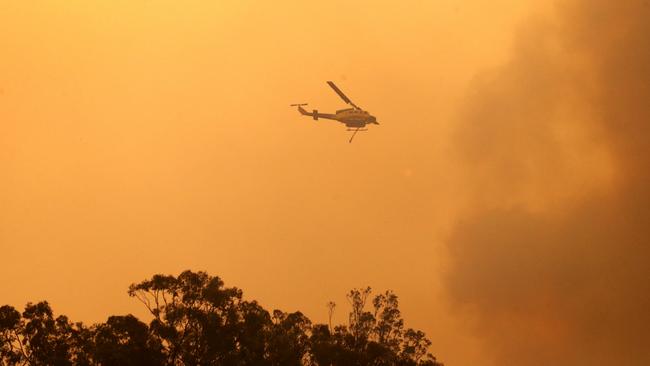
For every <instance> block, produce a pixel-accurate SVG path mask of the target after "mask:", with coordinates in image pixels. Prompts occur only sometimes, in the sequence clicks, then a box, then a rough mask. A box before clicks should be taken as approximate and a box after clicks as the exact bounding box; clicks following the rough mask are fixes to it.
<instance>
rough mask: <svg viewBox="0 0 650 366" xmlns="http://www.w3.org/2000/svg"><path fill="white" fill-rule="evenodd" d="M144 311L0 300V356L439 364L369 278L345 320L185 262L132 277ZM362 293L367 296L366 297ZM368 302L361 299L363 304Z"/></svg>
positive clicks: (27, 360)
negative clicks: (277, 306)
mask: <svg viewBox="0 0 650 366" xmlns="http://www.w3.org/2000/svg"><path fill="white" fill-rule="evenodd" d="M128 294H129V296H132V297H134V298H136V299H138V300H139V301H140V302H142V304H143V305H144V306H145V307H146V309H147V310H148V311H149V312H150V313H151V316H152V320H151V321H150V322H149V324H146V323H144V322H142V321H141V320H139V319H137V318H136V317H134V316H133V315H123V316H116V315H114V316H110V317H109V318H108V320H107V321H106V322H105V323H100V324H94V325H91V326H86V325H84V324H82V323H72V322H70V320H69V319H68V318H67V317H66V316H63V315H60V316H58V317H54V314H53V311H52V309H51V307H50V305H49V304H48V303H47V302H46V301H43V302H39V303H37V304H32V303H28V304H27V305H26V306H25V310H24V311H23V312H22V313H20V312H19V311H17V310H16V309H15V308H13V307H11V306H9V305H5V306H2V307H0V364H1V365H3V366H4V365H54V366H58V365H62V366H63V365H106V366H112V365H127V366H128V365H144V366H149V365H150V366H158V365H161V366H162V365H165V366H172V365H174V366H175V365H233V366H234V365H260V366H264V365H268V366H275V365H278V366H280V365H282V366H284V365H287V366H291V365H296V366H302V365H314V366H316V365H318V366H333V365H359V366H365V365H375V366H383V365H387V366H388V365H399V366H441V365H442V364H440V363H438V362H437V361H436V359H435V357H433V356H432V355H431V354H430V353H429V351H428V350H429V347H430V346H431V341H429V340H428V339H427V338H426V336H425V334H424V333H423V332H421V331H418V330H414V329H410V328H405V326H404V321H403V320H402V317H401V313H400V310H399V307H398V305H399V304H398V298H397V296H396V295H395V294H394V293H392V292H391V291H386V292H384V293H382V294H378V295H376V296H374V297H372V299H370V298H371V289H370V287H368V288H365V289H353V290H351V291H350V292H349V293H348V294H347V298H348V301H349V303H350V307H351V309H350V312H349V317H348V322H347V324H343V325H336V326H332V324H331V314H332V312H333V311H334V308H335V307H336V304H334V303H333V302H330V303H328V304H327V307H328V308H329V311H330V322H329V324H314V323H312V321H311V320H309V318H307V317H306V316H305V315H304V314H302V313H301V312H299V311H298V312H294V313H285V312H283V311H280V310H273V311H272V312H269V311H267V310H266V309H264V308H263V307H262V306H260V305H259V304H258V303H257V302H256V301H248V300H244V299H243V296H242V294H243V293H242V291H241V290H240V289H238V288H236V287H225V285H224V282H223V281H222V280H221V279H220V278H219V277H216V276H214V277H213V276H210V275H208V274H207V273H205V272H192V271H185V272H183V273H181V274H180V275H179V276H177V277H175V276H169V275H154V276H153V277H152V278H151V279H148V280H145V281H142V282H140V283H136V284H132V285H131V286H130V287H129V291H128ZM368 300H371V301H370V303H371V304H369V305H368V304H367V302H368ZM368 307H370V309H368Z"/></svg>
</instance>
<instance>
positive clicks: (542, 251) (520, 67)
mask: <svg viewBox="0 0 650 366" xmlns="http://www.w3.org/2000/svg"><path fill="white" fill-rule="evenodd" d="M557 10H558V12H557V16H556V17H549V18H548V19H539V20H535V21H531V22H530V24H529V25H527V26H525V27H524V28H523V29H522V30H521V32H520V36H519V38H518V41H517V45H516V47H515V48H514V50H513V55H512V58H511V60H510V62H509V63H508V64H507V65H504V66H503V67H501V68H499V69H498V70H492V71H488V72H486V73H485V74H484V75H481V76H479V77H478V78H477V81H476V82H475V83H474V89H473V90H474V91H473V92H472V93H470V95H468V97H467V99H466V101H465V104H464V106H463V109H462V112H461V118H460V121H459V126H458V130H457V133H456V135H455V137H456V139H455V140H454V142H455V144H456V146H458V152H459V155H460V157H461V165H462V166H463V167H465V169H466V170H467V171H468V173H466V176H465V177H464V179H465V180H466V181H471V182H476V185H475V186H474V187H473V188H472V189H471V191H472V198H471V200H470V201H471V202H470V205H468V208H467V210H466V211H465V214H464V216H463V219H462V220H460V222H459V223H458V224H457V225H456V227H455V229H454V231H453V232H452V235H451V237H450V238H449V246H450V252H451V254H452V263H453V265H452V268H451V270H450V273H449V274H448V277H447V279H446V281H447V286H448V290H449V293H450V295H451V297H452V299H453V301H454V304H455V305H456V306H457V307H458V308H459V309H462V311H466V312H467V314H473V316H475V317H476V332H477V333H478V334H479V336H480V337H481V338H482V339H483V341H484V343H485V346H486V347H485V348H486V351H487V354H486V356H487V357H488V358H492V361H494V363H495V364H501V365H549V364H550V365H597V364H598V365H602V364H617V365H629V366H636V365H638V366H641V365H649V364H650V347H649V346H648V345H650V333H649V330H648V329H650V310H649V309H650V5H649V4H648V2H647V1H641V0H624V1H617V2H615V1H605V0H597V1H574V2H571V3H570V4H567V3H566V2H565V3H563V4H562V5H561V6H560V7H558V9H557ZM488 355H489V356H488ZM486 363H488V361H487V360H486Z"/></svg>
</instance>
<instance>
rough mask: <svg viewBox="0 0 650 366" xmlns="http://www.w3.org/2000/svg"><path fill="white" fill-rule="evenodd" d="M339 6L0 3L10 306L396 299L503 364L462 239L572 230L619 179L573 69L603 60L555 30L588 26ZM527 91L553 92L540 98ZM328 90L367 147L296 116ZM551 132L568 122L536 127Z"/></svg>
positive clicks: (485, 13)
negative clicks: (155, 297) (475, 297)
mask: <svg viewBox="0 0 650 366" xmlns="http://www.w3.org/2000/svg"><path fill="white" fill-rule="evenodd" d="M631 2H633V1H631ZM320 3H321V4H320V5H316V4H315V2H303V3H299V2H288V1H287V2H282V1H276V2H268V3H263V4H260V2H254V1H183V2H179V1H159V0H149V1H144V0H142V1H111V2H88V1H81V0H66V1H43V2H39V5H38V6H36V5H30V3H29V2H8V1H5V2H0V50H2V51H1V53H0V168H1V170H0V207H2V208H1V209H0V250H1V251H2V253H3V258H4V260H3V263H2V266H0V278H3V279H4V280H3V281H0V294H1V295H0V296H1V297H0V303H1V304H5V303H8V304H12V305H14V306H16V307H22V306H23V305H24V304H25V303H26V302H27V301H38V300H41V299H47V300H48V301H50V303H51V304H52V306H53V308H54V310H55V311H56V312H57V313H65V314H67V315H69V316H70V317H71V318H72V319H73V320H83V321H86V322H94V321H103V320H105V318H106V317H107V316H108V315H111V314H119V313H127V312H132V313H135V314H137V315H139V316H142V315H144V313H143V312H142V309H141V308H140V306H139V303H137V302H136V301H134V300H133V299H130V298H129V297H128V296H127V294H126V290H127V287H128V285H129V284H130V283H132V282H137V281H140V280H143V279H145V278H147V277H149V276H151V275H152V274H154V273H170V274H178V273H179V272H180V271H182V270H184V269H193V270H206V271H208V272H209V273H210V274H213V275H219V276H221V277H222V278H223V279H224V280H225V282H226V284H227V285H231V286H238V287H241V288H243V289H244V291H245V295H246V296H248V297H249V298H254V299H258V300H259V301H260V302H261V303H262V304H263V305H264V306H265V307H267V308H281V309H283V310H286V311H292V310H296V309H300V310H303V311H304V312H305V313H306V314H307V315H308V316H309V317H311V318H312V319H314V320H316V321H324V320H325V318H326V314H327V311H326V308H325V303H326V302H327V301H329V300H331V299H333V300H335V301H336V302H338V303H339V304H340V307H339V308H338V309H339V312H338V313H336V315H335V320H337V321H340V322H343V321H345V318H346V316H345V314H344V310H343V309H344V306H343V305H344V304H345V298H344V294H345V292H346V291H347V290H349V289H350V288H352V287H359V286H365V285H370V286H372V287H373V288H375V289H377V290H383V289H387V288H390V289H393V290H394V291H395V292H396V293H397V294H398V295H399V296H400V299H401V305H402V309H403V312H404V315H405V318H406V320H407V325H409V326H412V327H415V328H419V329H422V330H424V331H425V332H426V333H427V334H428V335H429V336H430V338H431V339H432V341H433V344H434V346H433V349H432V351H433V352H434V354H435V355H436V356H437V357H439V358H440V360H442V361H443V362H445V363H446V364H448V365H469V364H476V365H490V364H491V361H490V360H492V359H495V360H498V359H499V358H498V357H499V355H496V356H494V357H492V356H491V354H490V353H489V352H491V351H486V350H488V349H490V347H491V345H490V343H489V342H487V343H486V342H485V341H484V338H485V334H490V333H489V332H487V333H486V332H484V331H482V330H481V329H482V328H481V327H482V326H483V324H485V322H482V321H481V320H480V319H481V316H482V315H481V314H482V310H481V309H480V308H479V309H478V310H477V309H476V308H473V307H475V306H479V307H480V304H478V305H477V304H476V303H475V302H474V301H472V300H471V299H469V300H468V296H467V294H466V293H465V292H464V291H465V290H467V289H471V288H472V286H465V285H463V286H462V289H463V291H459V290H458V289H459V288H458V286H459V285H458V283H459V282H458V280H457V279H458V278H465V277H463V276H464V274H467V273H468V272H462V270H463V268H462V265H461V266H460V267H455V266H456V264H454V263H457V262H458V261H457V258H455V255H457V253H458V252H457V251H455V249H454V248H455V247H454V245H453V244H454V243H460V244H459V246H458V248H461V251H460V252H461V253H463V250H466V248H467V247H466V246H465V245H464V243H465V241H464V240H465V239H463V238H464V237H462V235H461V236H458V234H457V233H458V231H459V229H458V226H457V225H456V223H457V222H458V221H459V220H463V219H464V218H466V217H474V216H473V215H474V214H476V215H478V216H481V212H483V210H485V209H490V208H495V207H497V208H512V207H519V208H521V207H523V208H524V209H525V210H526V212H532V213H537V214H538V213H545V212H546V213H549V212H550V213H552V214H553V217H556V216H558V215H559V216H561V215H562V214H563V213H565V212H566V210H568V209H569V208H567V207H573V206H574V205H575V203H576V202H582V201H580V200H581V197H584V196H589V195H591V194H602V193H603V192H609V191H610V190H611V189H613V188H612V187H614V186H615V184H616V182H618V181H617V179H618V178H617V168H616V163H615V160H616V159H615V153H612V151H611V149H609V148H608V146H609V145H608V144H604V143H602V139H603V138H604V137H603V136H604V135H606V130H607V129H606V128H605V129H600V128H595V127H593V126H591V125H587V124H586V122H584V121H587V120H589V118H590V116H592V112H593V111H592V110H591V109H590V108H589V107H587V106H585V105H586V104H587V102H585V100H584V99H583V97H582V95H583V93H582V90H583V89H579V88H577V89H576V90H573V88H572V87H567V85H569V86H571V85H576V83H578V84H579V85H583V84H582V83H584V85H591V84H590V83H595V82H597V81H594V79H593V78H591V76H590V75H591V74H589V75H586V76H585V75H582V74H581V73H579V72H577V73H574V72H573V71H575V70H582V67H583V66H584V65H585V64H584V63H585V62H586V63H587V64H589V65H591V63H590V62H589V61H588V60H589V56H584V57H586V59H587V61H584V60H582V59H581V58H580V57H579V56H576V57H573V56H567V54H569V53H567V52H565V51H563V48H562V47H564V46H562V45H558V44H556V43H554V42H556V41H555V39H556V38H554V37H552V36H550V37H546V36H537V35H538V34H540V32H539V31H537V29H538V28H542V29H546V28H551V29H554V32H559V33H562V32H563V31H564V30H562V29H560V30H557V29H556V28H557V27H560V28H561V26H562V25H566V24H573V23H572V22H568V23H566V20H565V21H564V22H563V21H557V20H556V18H557V15H556V14H557V13H559V14H560V18H561V16H562V15H563V14H564V17H565V18H566V17H571V16H573V15H567V14H573V13H571V12H570V11H569V10H566V9H564V7H560V9H559V10H558V9H557V8H554V7H553V6H552V4H551V1H550V0H548V1H542V0H539V1H534V0H530V1H505V0H497V1H491V2H489V5H488V3H487V2H485V1H480V0H470V1H455V0H443V1H436V2H435V3H434V2H424V1H402V2H398V3H388V2H386V3H383V2H372V1H367V2H366V1H362V2H352V3H351V2H349V1H327V2H325V1H323V2H320ZM575 3H577V4H579V3H580V1H575ZM556 12H557V13H556ZM571 19H573V18H571ZM531 24H532V25H531ZM548 24H551V26H549V25H548ZM557 24H560V25H559V26H558V25H557ZM576 24H577V23H576ZM567 32H569V31H567ZM570 32H573V30H571V31H570ZM531 34H532V35H531ZM541 34H546V33H544V32H542V33H541ZM571 34H573V33H571ZM558 38H561V39H563V38H562V37H558ZM522 39H523V40H524V41H523V43H524V44H530V45H534V46H531V47H529V48H526V47H522V46H521V44H522ZM559 43H562V42H559ZM538 49H543V50H544V51H543V52H541V51H540V55H537V54H536V53H535V52H537V51H535V50H538ZM527 52H528V53H527ZM530 52H532V54H531V53H530ZM522 55H523V56H522ZM571 55H573V54H572V53H571ZM537 56H540V58H539V59H544V60H551V61H552V62H550V63H545V64H544V66H542V68H544V70H545V71H544V72H541V73H537V72H536V71H534V70H536V69H535V67H534V66H532V68H533V69H532V70H533V71H531V69H530V67H531V66H530V65H529V61H530V60H531V59H532V60H534V59H538V57H537ZM592 56H593V55H592ZM520 59H523V60H525V61H517V60H520ZM556 60H562V61H561V62H558V63H557V65H556V64H555V61H556ZM549 64H552V65H555V66H556V67H555V66H553V67H550V66H548V65H549ZM521 65H523V66H521ZM547 68H548V69H549V70H551V71H548V72H547V71H546V70H547ZM504 69H505V70H511V71H512V70H514V71H515V72H514V73H512V72H505V74H507V75H509V76H503V74H504ZM517 70H520V71H519V72H517ZM567 70H568V71H569V75H574V74H575V75H577V76H576V78H577V79H571V78H569V79H570V80H567V79H565V78H563V77H562V78H560V77H558V75H565V74H566V71H567ZM522 75H524V76H525V75H532V76H533V77H536V79H535V78H533V79H530V80H528V79H527V80H525V81H524V82H525V83H533V84H535V85H544V81H545V80H550V84H549V85H551V87H549V88H546V89H543V90H541V91H540V90H538V89H537V90H535V91H528V89H526V90H521V89H519V87H518V85H519V83H520V82H521V80H522V79H521V78H522V77H523V76H522ZM578 79H579V80H578ZM326 80H333V81H335V82H336V83H337V85H339V87H340V88H341V89H343V91H345V92H346V93H347V94H348V96H350V98H351V99H352V100H353V101H354V102H355V103H356V104H358V105H360V106H361V107H363V108H364V109H368V110H369V111H370V112H371V113H372V114H374V115H376V116H377V118H378V120H379V122H380V123H381V125H380V126H371V128H370V131H368V132H365V133H361V134H359V135H358V136H357V137H356V138H355V141H354V143H353V144H348V142H347V140H348V138H349V134H348V132H346V131H345V129H344V128H343V127H342V126H340V125H338V124H337V123H335V122H331V121H326V120H325V121H318V122H316V123H314V121H312V120H311V119H308V118H303V117H302V116H300V115H299V114H298V113H297V112H296V111H295V110H294V109H292V108H289V106H288V105H289V104H291V103H297V102H309V103H310V105H309V108H311V107H313V108H317V109H318V110H319V111H322V112H329V111H334V110H335V109H339V108H341V107H343V106H344V104H343V103H342V101H341V100H339V99H338V97H337V96H336V95H335V94H334V93H333V92H332V91H331V90H330V89H329V88H328V87H327V85H326V84H325V81H326ZM494 85H496V86H497V87H494ZM556 86H557V88H556ZM486 90H487V91H486ZM544 90H546V92H545V91H544ZM558 94H561V95H562V99H563V101H564V102H563V103H562V104H561V105H560V106H559V107H557V108H556V109H554V110H553V111H554V112H553V113H552V114H545V113H547V112H546V111H547V109H546V107H547V106H548V105H549V103H546V102H545V100H546V99H543V98H544V96H545V95H548V96H549V97H548V98H549V100H550V99H553V98H555V97H553V98H552V97H551V96H556V95H558ZM512 95H514V96H519V99H517V104H516V105H514V104H509V107H508V108H505V109H503V110H501V109H498V108H497V109H493V108H492V107H491V106H493V105H500V104H499V103H510V102H511V101H512V99H509V98H511V96H512ZM529 96H530V98H528V97H529ZM524 97H526V98H524ZM530 99H534V100H539V101H540V102H539V104H535V103H533V104H530V105H529V104H527V103H526V102H525V100H530ZM484 105H488V106H490V107H488V108H487V109H484V107H483V106H484ZM504 110H505V111H506V112H504ZM503 113H506V114H508V117H507V118H502V116H503ZM531 115H533V116H537V117H534V118H531V119H530V121H533V122H532V124H531V122H530V121H529V122H528V123H522V124H518V122H519V121H520V118H521V119H528V117H529V116H531ZM485 116H487V122H488V123H482V122H483V119H484V118H483V117H485ZM495 116H496V117H495ZM547 119H550V120H553V121H556V122H562V123H555V124H553V125H552V127H551V128H549V129H546V128H543V129H541V130H540V129H538V128H539V126H540V124H543V123H544V122H543V121H545V120H547ZM494 121H499V122H494ZM534 121H541V122H540V124H535V123H534ZM564 122H567V123H564ZM494 123H497V124H496V125H495V124H494ZM474 126H476V127H477V128H474ZM503 126H506V127H507V132H505V133H504V134H502V135H499V134H493V131H501V128H505V127H503ZM512 126H515V127H512ZM585 126H586V127H585ZM511 127H512V128H514V129H515V131H518V132H512V131H513V129H512V128H511ZM530 131H546V132H547V133H550V134H551V135H552V136H553V139H552V140H549V139H548V138H547V137H545V136H542V135H541V134H536V133H533V134H532V135H531V134H530ZM548 131H551V132H548ZM603 131H605V132H603ZM513 133H514V135H513ZM485 136H487V137H485ZM503 136H511V137H512V139H506V140H501V139H502V138H503ZM531 136H532V137H531ZM495 141H497V142H500V143H501V144H500V145H499V146H501V148H500V149H498V148H495V146H497V145H496V144H495V143H494V142H495ZM511 141H517V144H515V145H514V146H513V145H509V143H510V142H511ZM549 141H552V143H551V142H549ZM504 142H505V144H504ZM547 147H550V148H551V150H549V149H547ZM549 151H552V153H553V154H554V155H552V157H551V158H550V159H549V158H548V152H549ZM512 155H514V156H516V157H521V159H519V158H517V159H515V160H512V159H509V158H504V156H512ZM495 159H496V160H495ZM494 161H497V163H496V164H495V163H494ZM504 161H505V164H500V163H499V162H504ZM557 161H561V162H562V164H561V166H560V165H558V164H557ZM531 164H532V165H531ZM521 166H524V167H528V168H524V169H523V170H522V168H521ZM531 166H534V167H546V168H549V169H551V170H552V171H553V172H554V174H555V175H553V174H551V175H549V174H548V169H546V168H543V169H542V168H540V169H535V168H531ZM558 167H559V168H558ZM555 168H557V169H555ZM557 174H559V175H560V176H561V177H564V179H562V180H561V181H560V182H558V181H556V180H554V179H552V178H553V177H554V176H557ZM479 187H480V189H479ZM484 189H485V190H484ZM566 202H570V204H567V203H566ZM477 213H478V214H477ZM470 220H471V218H470ZM576 225H579V223H576ZM478 226H480V225H478ZM461 231H462V230H461ZM450 235H451V239H449V240H447V238H448V237H449V236H450ZM468 235H471V233H470V234H468ZM477 235H478V234H477ZM459 238H460V239H459ZM450 253H451V256H450ZM472 265H474V264H472ZM453 268H460V269H459V270H455V269H453ZM454 271H456V272H454ZM449 274H451V275H449ZM449 276H451V277H449ZM449 278H451V280H450V279H449ZM461 282H462V281H461ZM459 294H460V295H459ZM470 297H471V296H470ZM458 301H460V302H461V303H463V302H465V301H466V302H467V303H466V304H461V305H459V303H458ZM464 305H469V306H464ZM472 309H474V310H472ZM529 320H530V319H529ZM530 321H531V322H532V323H531V324H537V323H535V320H530ZM477 324H478V325H477ZM521 364H522V365H523V364H524V363H521ZM531 364H532V363H531Z"/></svg>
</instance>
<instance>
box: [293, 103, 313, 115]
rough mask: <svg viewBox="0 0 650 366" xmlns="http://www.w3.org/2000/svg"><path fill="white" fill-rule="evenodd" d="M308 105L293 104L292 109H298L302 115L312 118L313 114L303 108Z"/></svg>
mask: <svg viewBox="0 0 650 366" xmlns="http://www.w3.org/2000/svg"><path fill="white" fill-rule="evenodd" d="M304 105H307V103H297V104H291V107H298V112H300V114H304V115H306V116H311V113H309V112H307V111H306V110H305V109H304V108H303V107H302V106H304Z"/></svg>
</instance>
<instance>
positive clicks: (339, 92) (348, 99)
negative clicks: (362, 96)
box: [327, 81, 361, 109]
mask: <svg viewBox="0 0 650 366" xmlns="http://www.w3.org/2000/svg"><path fill="white" fill-rule="evenodd" d="M327 84H328V85H329V86H331V87H332V89H334V91H335V92H336V94H338V95H339V97H341V99H343V101H344V102H346V103H347V104H349V105H351V106H353V107H354V108H356V109H361V108H359V107H357V105H356V104H354V103H352V101H351V100H350V98H348V97H347V96H345V94H343V92H342V91H341V89H339V88H338V87H337V86H336V85H334V83H333V82H331V81H328V82H327Z"/></svg>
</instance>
